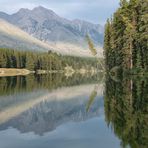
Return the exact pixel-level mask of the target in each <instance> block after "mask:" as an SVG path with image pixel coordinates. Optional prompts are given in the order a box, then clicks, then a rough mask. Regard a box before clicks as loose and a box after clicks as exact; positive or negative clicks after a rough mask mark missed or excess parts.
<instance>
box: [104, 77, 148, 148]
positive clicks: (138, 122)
mask: <svg viewBox="0 0 148 148" xmlns="http://www.w3.org/2000/svg"><path fill="white" fill-rule="evenodd" d="M104 104H105V119H106V122H107V124H108V126H109V127H110V128H111V129H113V131H114V133H115V134H116V135H117V136H118V138H119V139H120V140H121V146H122V147H123V148H125V147H130V148H147V147H148V143H147V141H148V133H147V127H148V120H147V119H148V118H147V113H148V78H140V77H136V78H122V79H121V80H120V81H114V80H112V79H111V78H110V77H108V78H107V79H106V90H105V96H104Z"/></svg>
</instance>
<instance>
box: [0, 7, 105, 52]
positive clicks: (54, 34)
mask: <svg viewBox="0 0 148 148" xmlns="http://www.w3.org/2000/svg"><path fill="white" fill-rule="evenodd" d="M0 18H2V19H4V20H6V21H8V22H9V23H11V24H14V25H15V26H17V27H19V28H20V29H22V30H24V31H25V32H27V33H29V34H30V35H31V36H33V37H35V38H37V39H39V40H41V41H44V42H46V43H47V44H49V45H51V46H54V47H56V48H59V49H61V50H63V49H66V50H71V49H74V50H75V49H81V48H83V49H86V48H87V43H86V41H85V36H86V34H89V35H90V37H91V38H92V40H93V41H94V43H95V44H96V45H99V46H98V47H99V51H100V52H102V49H101V48H100V47H102V44H103V27H102V26H101V25H98V24H92V23H90V22H86V21H82V20H72V21H71V20H67V19H65V18H62V17H60V16H58V15H57V14H56V13H54V12H53V11H52V10H49V9H46V8H44V7H41V6H39V7H36V8H34V9H33V10H29V9H24V8H21V9H20V10H19V11H18V12H16V13H14V14H12V15H8V14H6V13H4V12H0Z"/></svg>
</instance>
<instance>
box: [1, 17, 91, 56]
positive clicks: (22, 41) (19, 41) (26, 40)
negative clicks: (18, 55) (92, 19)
mask: <svg viewBox="0 0 148 148" xmlns="http://www.w3.org/2000/svg"><path fill="white" fill-rule="evenodd" d="M68 45H69V49H66V48H65V47H64V46H65V45H64V44H62V43H61V44H58V45H49V44H47V43H45V42H43V41H40V40H38V39H36V38H34V37H32V36H31V35H29V34H28V33H26V32H24V31H23V30H21V29H19V28H18V27H16V26H14V25H12V24H10V23H8V22H6V21H4V20H2V19H0V47H1V48H4V47H5V48H11V49H18V50H33V51H41V52H47V51H49V50H52V51H54V52H57V53H60V54H64V55H74V56H87V57H89V56H91V54H90V52H89V50H83V49H81V48H78V47H75V46H74V47H73V46H72V45H71V44H68Z"/></svg>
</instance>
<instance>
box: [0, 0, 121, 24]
mask: <svg viewBox="0 0 148 148" xmlns="http://www.w3.org/2000/svg"><path fill="white" fill-rule="evenodd" d="M39 5H40V6H44V7H46V8H48V9H52V10H53V11H54V12H56V13H57V14H58V15H60V16H62V17H65V18H68V19H76V18H77V19H83V20H87V21H91V22H93V23H100V24H104V22H105V21H106V19H107V18H109V17H110V16H111V15H112V13H113V12H114V11H115V10H116V9H117V8H118V5H119V0H0V11H3V12H7V13H9V14H11V13H14V12H16V11H18V10H19V9H20V8H29V9H32V8H34V7H36V6H39Z"/></svg>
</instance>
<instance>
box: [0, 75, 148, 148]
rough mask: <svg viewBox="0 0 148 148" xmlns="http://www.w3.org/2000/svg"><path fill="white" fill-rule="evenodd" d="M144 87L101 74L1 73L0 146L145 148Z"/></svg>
mask: <svg viewBox="0 0 148 148" xmlns="http://www.w3.org/2000/svg"><path fill="white" fill-rule="evenodd" d="M124 86H126V87H124ZM147 88H148V83H147V80H145V79H144V80H139V81H138V82H137V81H134V80H120V81H118V82H116V81H114V80H112V79H110V78H107V79H106V81H104V78H103V76H102V75H101V74H100V75H99V76H98V75H93V76H91V77H90V76H87V75H86V76H85V77H84V76H82V75H74V76H73V77H65V76H63V75H62V74H54V75H53V74H51V75H43V76H41V75H40V76H32V75H29V76H26V77H4V78H0V147H1V148H12V147H13V148H49V147H50V148H90V147H92V148H96V147H100V148H120V147H130V148H146V147H147V145H146V142H147V139H146V138H147V137H146V136H147V134H146V127H147V122H146V113H147V99H148V98H147Z"/></svg>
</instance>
